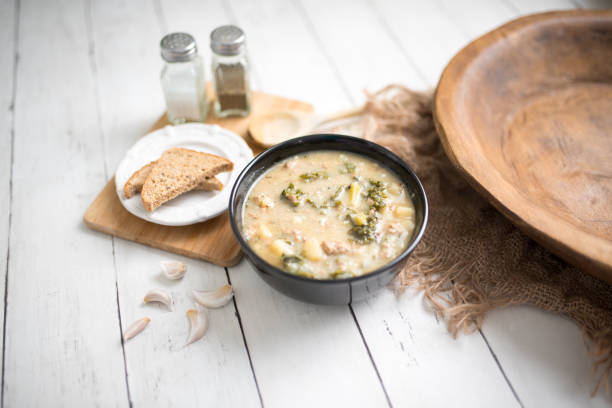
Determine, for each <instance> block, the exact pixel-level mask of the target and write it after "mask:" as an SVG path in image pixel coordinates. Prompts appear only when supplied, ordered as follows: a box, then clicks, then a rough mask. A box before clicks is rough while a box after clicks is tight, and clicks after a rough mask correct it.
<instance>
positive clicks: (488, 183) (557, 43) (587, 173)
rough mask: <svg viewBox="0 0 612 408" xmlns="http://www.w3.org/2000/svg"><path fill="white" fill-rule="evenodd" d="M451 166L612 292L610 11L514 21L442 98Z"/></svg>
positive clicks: (442, 85)
mask: <svg viewBox="0 0 612 408" xmlns="http://www.w3.org/2000/svg"><path fill="white" fill-rule="evenodd" d="M434 111H435V120H436V126H437V129H438V132H439V134H440V137H441V139H442V143H443V145H444V148H445V150H446V153H447V155H448V156H449V158H450V160H451V161H452V162H453V163H454V164H455V165H456V167H457V168H459V169H460V171H462V173H463V174H464V175H465V176H466V177H467V180H468V181H469V182H470V183H471V184H472V185H473V186H474V187H475V188H476V189H477V190H478V191H479V192H480V193H482V194H483V195H484V196H485V197H486V198H487V199H488V200H489V201H491V202H492V203H493V204H494V205H495V206H496V207H497V208H498V209H499V210H500V211H501V212H502V213H503V214H504V215H506V216H507V217H508V218H509V219H510V220H511V221H512V222H514V223H515V224H516V225H517V226H518V227H520V228H521V229H522V230H523V231H525V232H526V233H527V234H529V235H530V236H531V237H533V238H534V239H535V240H536V241H538V242H540V243H541V244H542V245H544V246H545V247H547V248H549V249H550V250H551V251H553V252H554V253H556V254H557V255H558V256H560V257H562V258H564V259H565V260H567V261H569V262H571V263H573V264H575V265H577V266H579V267H581V268H583V269H584V270H585V271H587V272H590V273H592V274H594V275H596V276H598V277H600V278H602V279H604V280H606V281H608V282H611V283H612V10H607V11H562V12H551V13H544V14H536V15H531V16H527V17H523V18H520V19H518V20H514V21H512V22H510V23H507V24H505V25H503V26H502V27H500V28H498V29H496V30H494V31H492V32H490V33H488V34H486V35H484V36H483V37H481V38H479V39H477V40H476V41H474V42H472V43H471V44H469V45H468V46H467V47H465V48H464V49H463V50H461V51H460V52H459V53H458V54H457V55H456V56H455V57H454V58H453V59H452V60H451V62H450V63H449V64H448V66H447V67H446V69H445V70H444V72H443V73H442V77H441V78H440V82H439V84H438V88H437V91H436V98H435V107H434Z"/></svg>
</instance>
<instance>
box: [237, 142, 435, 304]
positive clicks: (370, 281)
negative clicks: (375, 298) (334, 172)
mask: <svg viewBox="0 0 612 408" xmlns="http://www.w3.org/2000/svg"><path fill="white" fill-rule="evenodd" d="M316 150H338V151H343V152H351V153H357V154H361V155H363V156H366V157H368V158H370V159H372V160H374V161H377V162H378V163H380V164H383V165H384V166H385V167H387V168H388V169H390V170H391V171H393V172H394V173H395V174H397V175H398V176H399V178H400V180H402V182H403V183H404V184H405V186H406V187H407V189H408V191H409V192H410V195H411V198H412V202H413V203H414V209H415V228H414V232H413V234H412V237H411V239H410V242H409V244H408V247H407V248H406V249H405V250H404V251H403V252H402V253H401V254H400V255H399V256H398V257H397V258H395V259H393V260H392V261H391V262H389V263H388V264H386V265H384V266H383V267H381V268H378V269H375V270H374V271H372V272H368V273H366V274H364V275H361V276H357V277H352V278H345V279H335V280H317V279H312V278H306V277H302V276H297V275H293V274H290V273H288V272H285V271H283V270H281V269H279V268H277V267H275V266H272V265H270V264H269V263H267V262H266V261H264V260H263V259H262V258H260V257H259V256H258V255H257V254H256V253H255V252H254V251H253V250H252V249H251V248H250V247H249V244H248V242H247V241H246V240H245V239H244V237H243V234H242V228H243V225H242V210H243V205H244V202H245V200H246V199H247V194H248V192H249V190H250V189H251V187H252V186H253V184H254V183H255V182H256V181H257V179H258V178H259V176H261V175H262V174H263V173H265V172H266V171H268V170H269V169H270V168H271V167H272V166H274V165H275V164H276V163H278V162H280V161H282V160H284V159H286V158H288V157H291V156H294V155H296V154H298V153H305V152H310V151H316ZM427 212H428V210H427V197H426V196H425V190H423V186H422V185H421V182H420V181H419V179H418V178H417V176H416V175H415V174H414V171H412V169H411V168H410V167H408V165H407V164H406V163H405V162H404V161H403V160H402V159H400V158H399V157H397V156H396V155H395V154H394V153H392V152H391V151H389V150H388V149H386V148H384V147H382V146H380V145H378V144H376V143H372V142H369V141H367V140H364V139H359V138H356V137H351V136H342V135H333V134H319V135H310V136H303V137H298V138H295V139H291V140H288V141H286V142H284V143H281V144H278V145H276V146H274V147H272V148H270V149H268V150H266V151H265V152H263V153H262V154H260V155H259V156H257V157H256V158H255V159H253V160H252V161H251V162H250V163H249V164H248V165H247V166H246V167H245V168H244V170H242V172H241V173H240V175H239V176H238V179H237V180H236V183H235V184H234V187H233V188H232V193H231V195H230V202H229V217H230V223H231V225H232V230H233V231H234V235H236V239H237V240H238V242H239V243H240V246H241V247H242V251H243V252H244V254H245V256H246V258H247V259H248V261H249V262H250V263H251V264H252V265H253V267H254V268H255V270H256V271H257V273H258V274H259V276H261V278H262V279H263V280H264V281H266V282H267V283H268V284H269V285H270V286H272V287H273V288H275V289H277V290H279V291H280V292H282V293H284V294H286V295H288V296H291V297H293V298H296V299H299V300H302V301H306V302H310V303H317V304H326V305H334V304H348V303H352V302H355V301H357V300H360V299H363V298H365V297H367V296H369V295H371V294H373V293H375V292H376V291H378V290H379V289H381V288H383V287H385V286H386V285H387V284H388V283H389V282H390V281H391V279H393V277H395V275H396V274H397V273H398V272H399V271H401V270H402V268H403V267H404V265H405V264H406V261H407V260H408V257H409V256H410V254H411V253H412V251H413V250H414V248H415V247H416V245H417V244H418V243H419V241H420V239H421V237H422V236H423V232H424V231H425V225H426V224H427Z"/></svg>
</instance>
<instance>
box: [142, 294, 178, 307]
mask: <svg viewBox="0 0 612 408" xmlns="http://www.w3.org/2000/svg"><path fill="white" fill-rule="evenodd" d="M144 302H145V303H151V302H158V303H162V304H164V305H166V307H167V308H168V310H170V311H172V296H170V294H169V293H168V292H166V291H165V290H163V289H151V290H150V291H148V292H147V294H146V295H145V297H144Z"/></svg>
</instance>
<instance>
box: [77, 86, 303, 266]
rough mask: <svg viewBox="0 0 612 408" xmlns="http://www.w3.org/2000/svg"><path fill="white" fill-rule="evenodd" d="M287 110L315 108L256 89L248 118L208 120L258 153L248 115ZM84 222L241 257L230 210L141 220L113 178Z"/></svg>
mask: <svg viewBox="0 0 612 408" xmlns="http://www.w3.org/2000/svg"><path fill="white" fill-rule="evenodd" d="M286 110H302V111H312V110H313V107H312V106H311V105H309V104H307V103H304V102H300V101H295V100H291V99H286V98H282V97H280V96H274V95H269V94H265V93H261V92H253V95H252V112H251V115H250V116H249V117H246V118H227V119H221V118H217V117H215V116H214V114H213V113H211V114H210V115H209V118H208V120H207V121H206V123H210V124H217V125H219V126H222V127H224V128H226V129H229V130H231V131H233V132H235V133H237V134H239V135H240V136H242V137H243V138H244V139H245V140H246V141H247V143H248V144H249V146H250V147H251V149H252V150H253V153H255V154H259V153H261V151H262V150H263V149H262V148H260V147H259V146H257V145H256V144H255V143H254V142H253V140H252V139H250V137H249V136H248V135H247V127H248V123H249V118H250V117H253V116H255V115H261V114H265V113H270V112H278V111H286ZM211 112H212V109H211ZM167 124H168V120H167V118H166V115H164V116H163V117H161V118H160V119H159V120H158V121H157V123H155V125H154V126H153V127H152V128H151V130H152V131H153V130H155V129H159V128H162V127H164V126H166V125H167ZM225 188H232V186H225ZM83 221H84V222H85V225H87V226H88V227H89V228H91V229H94V230H96V231H101V232H104V233H106V234H110V235H114V236H116V237H120V238H124V239H128V240H130V241H135V242H139V243H141V244H145V245H149V246H152V247H155V248H159V249H163V250H164V251H169V252H174V253H176V254H180V255H184V256H188V257H191V258H197V259H202V260H205V261H208V262H212V263H214V264H217V265H220V266H231V265H235V264H236V263H238V261H239V260H240V247H239V245H238V242H237V241H236V239H235V238H234V234H233V233H232V229H231V227H230V224H229V218H228V214H227V212H225V213H223V214H222V215H220V216H218V217H216V218H213V219H211V220H208V221H205V222H202V223H198V224H193V225H187V226H183V227H167V226H163V225H157V224H153V223H150V222H148V221H145V220H141V219H140V218H138V217H136V216H134V215H132V214H130V213H129V212H128V211H127V210H126V209H125V208H123V205H121V202H120V201H119V198H118V197H117V193H116V189H115V180H114V178H113V179H111V180H110V181H109V182H108V184H106V186H105V187H104V189H102V191H101V192H100V194H98V196H97V197H96V199H95V200H94V201H93V203H91V205H90V206H89V208H88V209H87V211H86V212H85V215H84V216H83Z"/></svg>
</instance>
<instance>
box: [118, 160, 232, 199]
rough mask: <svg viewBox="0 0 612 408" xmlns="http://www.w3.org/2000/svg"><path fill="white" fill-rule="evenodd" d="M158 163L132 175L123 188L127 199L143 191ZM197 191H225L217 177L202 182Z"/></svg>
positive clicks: (152, 163) (153, 163)
mask: <svg viewBox="0 0 612 408" xmlns="http://www.w3.org/2000/svg"><path fill="white" fill-rule="evenodd" d="M156 163H157V162H156V161H153V162H151V163H149V164H146V165H144V166H142V167H141V168H140V169H138V170H136V171H135V172H134V174H132V176H131V177H130V178H129V179H128V181H127V182H126V183H125V185H124V186H123V194H124V195H125V198H132V197H133V196H134V195H136V194H138V193H140V191H142V186H143V185H144V182H145V180H146V179H147V176H148V175H149V173H150V172H151V169H152V168H153V166H154V165H155V164H156ZM195 189H196V190H201V191H212V190H218V191H221V190H223V183H222V182H221V181H219V179H218V178H216V177H207V178H205V179H204V180H202V181H200V183H199V184H198V185H197V186H196V188H195Z"/></svg>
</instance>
